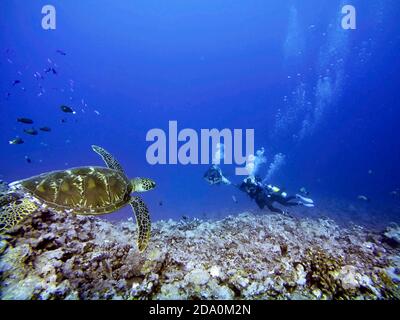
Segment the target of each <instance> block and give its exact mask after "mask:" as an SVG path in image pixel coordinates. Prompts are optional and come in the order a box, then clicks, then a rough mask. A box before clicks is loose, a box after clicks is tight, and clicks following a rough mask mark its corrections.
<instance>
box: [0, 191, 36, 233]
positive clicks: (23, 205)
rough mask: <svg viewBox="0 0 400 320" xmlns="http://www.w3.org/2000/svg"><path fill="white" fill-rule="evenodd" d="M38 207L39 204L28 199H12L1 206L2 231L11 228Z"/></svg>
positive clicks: (0, 221)
mask: <svg viewBox="0 0 400 320" xmlns="http://www.w3.org/2000/svg"><path fill="white" fill-rule="evenodd" d="M37 209H38V206H37V205H36V204H34V203H33V202H31V201H29V200H28V199H20V200H16V201H12V202H9V203H8V204H6V205H4V206H2V207H0V233H4V232H6V231H8V230H10V229H11V228H13V227H14V226H16V225H17V224H18V223H20V222H21V221H22V220H24V219H25V218H26V217H27V216H29V215H31V214H32V213H34V212H35V211H36V210H37Z"/></svg>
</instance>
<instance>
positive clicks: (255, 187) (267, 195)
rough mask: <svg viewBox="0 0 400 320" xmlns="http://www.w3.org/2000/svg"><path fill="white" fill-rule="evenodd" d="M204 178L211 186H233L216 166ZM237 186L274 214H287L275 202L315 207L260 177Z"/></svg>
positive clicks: (306, 199) (251, 178) (260, 206)
mask: <svg viewBox="0 0 400 320" xmlns="http://www.w3.org/2000/svg"><path fill="white" fill-rule="evenodd" d="M204 178H205V179H206V180H207V182H208V183H210V184H217V185H219V184H231V182H230V181H229V180H228V179H226V178H225V177H224V176H223V174H222V171H221V169H220V168H219V167H218V166H216V165H213V166H212V167H211V168H210V169H208V171H207V172H206V173H205V174H204ZM235 186H236V187H237V188H239V190H240V191H243V192H245V193H247V194H248V195H249V197H250V198H251V199H253V200H255V202H256V203H257V205H258V207H259V208H260V209H264V208H265V207H267V208H268V209H269V210H270V211H272V212H276V213H281V214H285V212H284V211H283V210H282V209H279V208H275V207H274V206H273V203H274V202H277V203H279V204H281V205H283V206H285V207H294V206H299V205H303V206H306V207H314V202H313V200H311V199H308V198H305V197H303V196H300V195H298V194H296V195H295V196H288V194H287V193H286V192H284V191H282V190H281V189H279V188H278V187H275V186H271V185H264V184H263V183H262V181H261V179H260V178H259V177H247V178H246V179H244V181H243V182H242V183H241V184H239V185H235ZM294 200H295V201H294Z"/></svg>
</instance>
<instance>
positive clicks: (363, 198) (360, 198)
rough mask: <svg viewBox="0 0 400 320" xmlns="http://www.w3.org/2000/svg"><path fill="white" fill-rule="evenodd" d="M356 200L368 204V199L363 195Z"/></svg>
mask: <svg viewBox="0 0 400 320" xmlns="http://www.w3.org/2000/svg"><path fill="white" fill-rule="evenodd" d="M357 199H358V200H362V201H365V202H370V199H369V198H368V197H367V196H364V195H359V196H358V197H357Z"/></svg>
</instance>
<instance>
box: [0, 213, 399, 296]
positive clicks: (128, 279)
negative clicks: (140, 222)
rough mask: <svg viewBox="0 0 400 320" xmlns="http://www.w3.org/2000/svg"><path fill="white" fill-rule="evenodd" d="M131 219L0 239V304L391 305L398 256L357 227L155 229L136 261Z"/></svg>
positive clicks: (84, 221) (241, 221)
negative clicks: (244, 301) (50, 301)
mask: <svg viewBox="0 0 400 320" xmlns="http://www.w3.org/2000/svg"><path fill="white" fill-rule="evenodd" d="M131 220H132V219H129V221H121V222H117V223H112V222H110V221H108V220H105V219H101V218H97V217H86V216H73V215H67V214H59V213H57V214H56V213H53V212H51V211H41V212H37V213H36V214H34V215H33V216H31V217H29V218H28V219H27V220H26V221H25V222H24V223H23V224H21V225H20V226H17V227H15V228H14V230H12V231H10V232H9V233H8V234H5V235H3V236H1V238H0V299H296V300H299V299H399V298H400V290H399V283H400V255H399V253H400V249H399V248H398V246H396V245H393V243H391V242H388V241H385V240H386V239H387V237H388V236H387V235H385V234H384V233H379V232H373V231H371V230H368V229H365V228H362V227H360V226H356V225H353V226H350V227H349V228H340V227H339V226H338V225H337V224H336V223H335V222H334V221H333V220H330V219H309V218H302V219H298V218H297V219H296V218H293V217H288V216H284V215H279V214H265V215H255V214H252V213H242V214H239V215H237V216H228V217H226V218H224V219H222V220H219V221H213V220H206V221H202V220H198V219H194V220H185V221H173V220H168V221H157V222H155V223H153V226H152V240H151V242H150V245H149V247H148V249H147V250H146V251H145V252H144V253H139V251H138V250H137V247H136V244H135V243H136V242H135V239H136V226H135V224H134V223H133V221H131ZM390 230H392V229H390ZM387 232H388V231H386V233H387Z"/></svg>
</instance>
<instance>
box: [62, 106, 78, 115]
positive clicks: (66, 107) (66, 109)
mask: <svg viewBox="0 0 400 320" xmlns="http://www.w3.org/2000/svg"><path fill="white" fill-rule="evenodd" d="M61 111H62V112H65V113H72V114H75V113H76V112H75V111H74V110H72V108H70V107H68V106H65V105H62V106H61Z"/></svg>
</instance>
